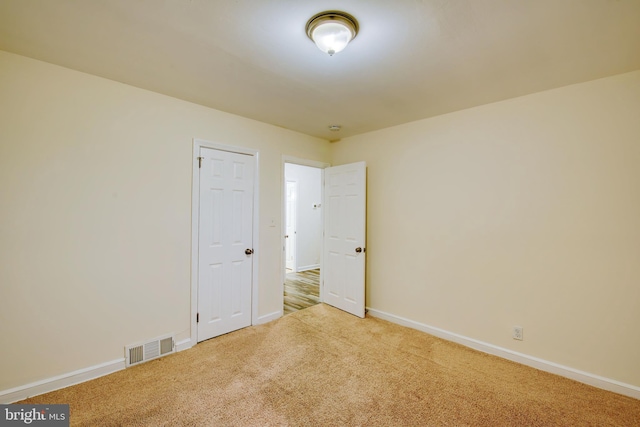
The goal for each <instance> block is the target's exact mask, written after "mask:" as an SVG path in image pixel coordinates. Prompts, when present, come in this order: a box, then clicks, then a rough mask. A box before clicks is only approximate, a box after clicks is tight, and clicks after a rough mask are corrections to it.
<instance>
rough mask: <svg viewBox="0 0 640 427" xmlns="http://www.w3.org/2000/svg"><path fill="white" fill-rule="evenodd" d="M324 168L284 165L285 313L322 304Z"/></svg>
mask: <svg viewBox="0 0 640 427" xmlns="http://www.w3.org/2000/svg"><path fill="white" fill-rule="evenodd" d="M322 166H324V165H316V166H310V165H308V164H299V163H297V162H289V161H285V164H284V195H285V197H284V199H285V200H284V202H285V206H284V218H283V224H284V259H285V263H284V264H285V265H284V274H283V314H285V315H287V314H290V313H293V312H295V311H298V310H302V309H305V308H308V307H311V306H314V305H316V304H318V303H319V302H320V301H321V295H320V283H321V279H320V277H321V265H322V238H323V233H322V230H323V215H322V190H323V189H322V178H323V169H322Z"/></svg>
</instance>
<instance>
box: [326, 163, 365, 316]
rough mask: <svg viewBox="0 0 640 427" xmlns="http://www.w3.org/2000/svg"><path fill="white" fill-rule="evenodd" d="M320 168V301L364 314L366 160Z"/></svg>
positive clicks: (354, 312)
mask: <svg viewBox="0 0 640 427" xmlns="http://www.w3.org/2000/svg"><path fill="white" fill-rule="evenodd" d="M324 171H325V172H324V173H325V175H324V176H325V189H324V206H325V212H324V260H323V266H322V268H323V282H324V302H326V303H327V304H330V305H332V306H334V307H337V308H339V309H341V310H344V311H346V312H349V313H351V314H354V315H356V316H358V317H364V298H365V289H364V286H365V233H366V202H367V200H366V163H365V162H359V163H352V164H348V165H342V166H335V167H331V168H327V169H325V170H324Z"/></svg>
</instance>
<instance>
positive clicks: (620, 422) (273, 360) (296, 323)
mask: <svg viewBox="0 0 640 427" xmlns="http://www.w3.org/2000/svg"><path fill="white" fill-rule="evenodd" d="M25 402H28V403H48V404H52V403H70V404H71V424H72V425H87V426H102V425H113V426H181V425H189V426H444V425H449V426H465V425H469V426H558V425H566V426H574V425H581V426H587V425H589V426H609V425H611V426H614V425H615V426H638V425H640V401H639V400H635V399H632V398H629V397H625V396H621V395H618V394H614V393H610V392H606V391H603V390H599V389H596V388H593V387H590V386H587V385H583V384H580V383H577V382H574V381H571V380H567V379H564V378H561V377H557V376H554V375H551V374H547V373H545V372H541V371H538V370H535V369H532V368H528V367H525V366H522V365H518V364H516V363H512V362H508V361H505V360H502V359H499V358H496V357H493V356H489V355H486V354H483V353H479V352H476V351H473V350H470V349H467V348H465V347H462V346H459V345H457V344H453V343H450V342H447V341H443V340H440V339H438V338H434V337H432V336H430V335H427V334H424V333H421V332H418V331H415V330H412V329H407V328H403V327H401V326H397V325H394V324H391V323H388V322H385V321H383V320H379V319H375V318H367V319H364V320H362V319H358V318H356V317H353V316H350V315H348V314H345V313H343V312H341V311H339V310H336V309H334V308H332V307H329V306H326V305H324V304H320V305H316V306H314V307H311V308H309V309H306V310H302V311H298V312H296V313H293V314H291V315H288V316H285V317H283V318H281V319H279V320H277V321H274V322H271V323H269V324H266V325H261V326H257V327H250V328H246V329H243V330H240V331H237V332H233V333H230V334H227V335H224V336H221V337H218V338H214V339H212V340H209V341H207V342H204V343H201V344H199V345H197V346H196V347H194V348H192V349H190V350H187V351H184V352H181V353H178V354H175V355H171V356H167V357H165V358H161V359H157V360H155V361H151V362H148V363H145V364H142V365H139V366H136V367H133V368H129V369H127V370H124V371H120V372H116V373H115V374H112V375H109V376H106V377H102V378H99V379H96V380H93V381H90V382H87V383H84V384H80V385H77V386H73V387H69V388H67V389H63V390H59V391H56V392H53V393H49V394H45V395H42V396H39V397H35V398H31V399H29V400H27V401H25Z"/></svg>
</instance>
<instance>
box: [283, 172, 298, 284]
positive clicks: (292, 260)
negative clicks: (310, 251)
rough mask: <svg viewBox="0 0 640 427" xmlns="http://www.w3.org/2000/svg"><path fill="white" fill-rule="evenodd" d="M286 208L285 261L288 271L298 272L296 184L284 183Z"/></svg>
mask: <svg viewBox="0 0 640 427" xmlns="http://www.w3.org/2000/svg"><path fill="white" fill-rule="evenodd" d="M285 191H286V195H287V199H286V200H287V202H286V203H287V206H286V211H285V223H286V226H285V233H286V234H285V236H284V237H285V249H286V250H285V257H286V258H285V260H286V266H287V269H288V270H292V271H293V272H296V271H298V269H297V267H296V214H297V209H296V208H297V203H298V197H297V194H298V183H297V182H295V181H287V182H286V189H285Z"/></svg>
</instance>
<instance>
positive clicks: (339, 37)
mask: <svg viewBox="0 0 640 427" xmlns="http://www.w3.org/2000/svg"><path fill="white" fill-rule="evenodd" d="M357 34H358V21H356V19H355V18H354V17H353V16H351V15H349V14H348V13H345V12H338V11H327V12H322V13H319V14H317V15H315V16H314V17H313V18H311V19H310V20H309V22H307V36H309V38H310V39H311V40H313V42H314V43H315V44H316V46H318V49H320V50H321V51H323V52H325V53H328V54H329V55H333V54H335V53H338V52H340V51H341V50H343V49H344V48H345V47H347V44H349V42H350V41H351V40H353V39H354V38H355V37H356V35H357Z"/></svg>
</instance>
